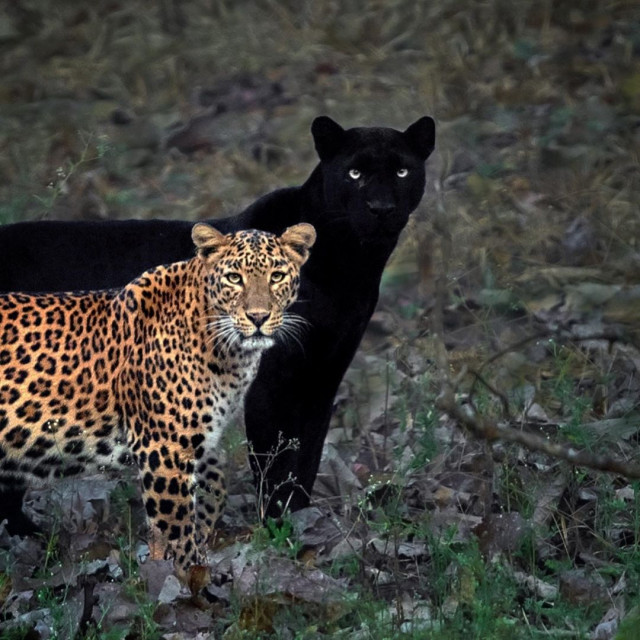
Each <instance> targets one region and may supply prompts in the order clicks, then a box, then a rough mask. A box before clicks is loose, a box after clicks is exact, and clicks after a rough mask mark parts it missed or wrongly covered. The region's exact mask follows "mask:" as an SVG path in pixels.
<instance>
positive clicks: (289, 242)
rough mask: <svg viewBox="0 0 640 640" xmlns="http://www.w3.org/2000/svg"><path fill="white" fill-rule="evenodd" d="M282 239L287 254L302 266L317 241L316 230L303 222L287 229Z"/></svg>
mask: <svg viewBox="0 0 640 640" xmlns="http://www.w3.org/2000/svg"><path fill="white" fill-rule="evenodd" d="M280 240H281V241H282V244H283V247H284V250H285V251H286V252H287V255H288V256H289V257H290V258H291V259H292V260H293V261H294V262H295V263H296V264H297V265H298V266H302V265H303V264H304V263H305V262H306V261H307V258H308V257H309V249H311V247H312V246H313V243H314V242H315V241H316V230H315V229H314V228H313V226H312V225H310V224H307V223H306V222H302V223H300V224H296V225H294V226H293V227H288V228H287V229H285V231H284V233H283V234H282V235H281V236H280Z"/></svg>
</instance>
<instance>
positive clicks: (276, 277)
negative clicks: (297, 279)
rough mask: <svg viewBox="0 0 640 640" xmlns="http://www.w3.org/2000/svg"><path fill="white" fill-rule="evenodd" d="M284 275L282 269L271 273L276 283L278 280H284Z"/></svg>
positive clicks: (272, 280)
mask: <svg viewBox="0 0 640 640" xmlns="http://www.w3.org/2000/svg"><path fill="white" fill-rule="evenodd" d="M284 276H285V274H284V272H282V271H274V272H273V273H272V274H271V282H272V283H274V284H275V283H277V282H282V281H283V280H284Z"/></svg>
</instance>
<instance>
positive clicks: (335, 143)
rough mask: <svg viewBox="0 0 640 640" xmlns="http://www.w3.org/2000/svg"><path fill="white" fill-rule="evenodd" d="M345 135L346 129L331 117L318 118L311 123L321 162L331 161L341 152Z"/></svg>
mask: <svg viewBox="0 0 640 640" xmlns="http://www.w3.org/2000/svg"><path fill="white" fill-rule="evenodd" d="M344 133H345V131H344V129H343V128H342V127H341V126H340V125H339V124H338V123H337V122H336V121H335V120H332V119H331V118H330V117H329V116H318V117H317V118H316V119H315V120H314V121H313V122H312V123H311V135H312V136H313V142H314V143H315V146H316V151H317V152H318V157H319V158H320V160H322V161H327V160H331V158H333V157H334V156H335V155H336V154H337V153H338V151H340V149H341V147H342V145H343V144H344Z"/></svg>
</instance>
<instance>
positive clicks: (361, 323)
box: [0, 116, 435, 532]
mask: <svg viewBox="0 0 640 640" xmlns="http://www.w3.org/2000/svg"><path fill="white" fill-rule="evenodd" d="M311 133H312V135H313V139H314V143H315V148H316V151H317V153H318V156H319V158H320V163H319V164H318V165H317V166H316V168H315V169H314V170H313V172H312V173H311V175H310V177H309V178H308V179H307V181H306V182H305V183H304V184H302V185H301V186H298V187H289V188H285V189H279V190H276V191H274V192H272V193H269V194H267V195H265V196H263V197H262V198H260V199H259V200H257V201H256V202H255V203H254V204H252V205H251V206H249V207H248V208H247V209H246V210H245V211H243V212H242V213H240V214H238V215H236V216H232V217H229V218H224V219H220V220H209V221H208V222H209V223H210V224H212V225H214V226H215V227H217V228H218V229H220V230H221V231H223V232H224V233H228V232H231V231H235V230H238V229H245V228H257V229H261V230H265V231H271V232H274V233H278V234H280V233H282V231H284V229H285V228H286V227H289V226H292V225H294V224H297V223H299V222H308V223H310V224H312V225H314V227H315V228H316V231H317V241H316V245H315V246H314V250H313V253H312V255H311V258H310V259H309V261H308V262H307V263H306V265H305V266H304V268H303V271H302V282H301V288H300V295H299V300H298V302H297V303H296V304H295V305H294V306H293V307H292V309H291V310H292V311H294V312H296V313H298V314H300V315H301V316H303V317H304V319H305V320H306V323H307V324H306V326H305V327H304V329H303V330H302V331H301V332H300V335H299V342H295V341H291V342H290V343H288V344H278V345H276V346H275V347H273V348H272V349H270V350H269V351H268V352H267V353H266V354H265V356H264V357H263V359H262V363H261V365H260V369H259V372H258V376H257V379H256V381H255V382H254V384H253V386H252V387H251V389H250V390H249V393H248V395H247V398H246V403H245V424H246V430H247V438H248V440H249V442H250V448H251V451H252V455H251V462H252V468H253V470H254V474H255V479H256V484H257V486H258V488H259V490H260V495H261V496H264V497H266V499H267V500H266V502H265V505H266V509H265V512H264V515H265V516H274V517H277V516H279V515H281V513H282V512H283V510H284V509H287V508H288V509H291V510H293V511H295V510H297V509H300V508H303V507H305V506H307V505H308V504H309V496H310V493H311V490H312V487H313V483H314V481H315V478H316V474H317V471H318V465H319V463H320V456H321V454H322V445H323V442H324V438H325V436H326V433H327V429H328V427H329V420H330V417H331V411H332V406H333V401H334V397H335V394H336V391H337V389H338V385H339V384H340V381H341V380H342V377H343V375H344V373H345V371H346V369H347V367H348V366H349V363H350V362H351V360H352V358H353V356H354V354H355V352H356V349H357V348H358V345H359V344H360V340H361V338H362V335H363V333H364V331H365V328H366V326H367V323H368V322H369V319H370V318H371V315H372V313H373V311H374V308H375V306H376V303H377V300H378V288H379V285H380V279H381V276H382V272H383V269H384V267H385V264H386V262H387V260H388V258H389V256H390V255H391V252H392V251H393V249H394V247H395V246H396V243H397V241H398V237H399V234H400V232H401V231H402V229H403V228H404V227H405V225H406V223H407V221H408V218H409V215H410V214H411V212H412V211H413V210H414V209H415V208H416V207H417V206H418V203H419V202H420V199H421V198H422V195H423V192H424V188H425V167H424V165H425V161H426V160H427V158H428V157H429V155H430V154H431V152H432V151H433V149H434V145H435V123H434V121H433V119H432V118H429V117H426V116H425V117H422V118H420V119H419V120H417V121H416V122H414V123H413V124H412V125H410V126H409V127H408V128H407V129H406V130H405V131H397V130H395V129H391V128H383V127H356V128H352V129H343V128H342V127H341V126H340V125H339V124H338V123H336V122H335V121H333V120H332V119H331V118H329V117H327V116H320V117H318V118H316V119H315V120H314V121H313V124H312V127H311ZM192 226H193V222H190V221H189V222H187V221H184V222H183V221H175V220H127V221H107V222H62V221H61V222H55V221H39V222H24V223H17V224H13V225H7V226H4V227H2V226H0V255H2V266H1V267H0V292H7V291H29V292H35V291H61V290H80V289H99V288H112V287H119V286H122V285H124V284H126V283H127V282H129V281H130V280H131V279H132V278H133V277H135V276H136V274H138V273H141V272H142V271H144V270H145V269H147V268H149V267H151V266H154V265H157V264H162V263H169V262H175V261H177V260H180V259H184V258H188V257H190V256H191V254H192V242H191V227H192ZM290 440H295V441H297V446H295V447H293V446H289V447H287V446H283V443H287V442H288V441H290ZM283 449H284V450H283ZM275 451H280V453H278V455H275V456H273V455H270V454H273V453H274V452H275ZM20 499H21V495H20V494H18V490H16V492H15V493H12V494H10V495H7V494H5V495H4V496H3V497H2V504H0V519H2V518H3V517H5V515H6V516H9V515H10V514H9V513H8V510H11V511H13V519H12V522H11V523H10V527H9V528H10V530H13V531H16V532H17V531H18V530H19V529H20V528H21V527H22V526H25V523H24V522H23V521H22V520H21V519H20V516H21V512H20V511H19V510H18V511H17V513H16V507H17V508H18V509H19V507H18V505H19V504H20V502H19V500H20ZM10 520H11V519H10ZM13 523H15V524H13ZM11 524H13V527H12V526H11Z"/></svg>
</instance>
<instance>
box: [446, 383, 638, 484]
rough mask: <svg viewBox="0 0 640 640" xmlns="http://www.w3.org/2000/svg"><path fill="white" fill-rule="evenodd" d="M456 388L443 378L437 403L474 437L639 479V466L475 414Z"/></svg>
mask: <svg viewBox="0 0 640 640" xmlns="http://www.w3.org/2000/svg"><path fill="white" fill-rule="evenodd" d="M454 389H455V387H454V385H453V384H452V383H451V381H450V380H446V381H445V383H444V385H443V390H442V393H441V394H440V396H439V397H438V399H437V406H438V408H439V409H441V410H442V411H445V412H446V413H447V414H448V415H449V416H450V417H452V418H454V419H455V420H456V421H457V422H458V423H459V424H461V425H462V426H464V427H465V428H466V429H468V430H469V431H470V432H471V433H472V434H473V435H474V436H475V437H477V438H481V439H483V440H486V441H487V442H495V441H497V440H500V441H503V442H513V443H515V444H519V445H522V446H523V447H526V448H527V449H529V450H530V451H539V452H540V453H545V454H547V455H549V456H551V457H553V458H556V459H558V460H564V461H566V462H569V463H570V464H573V465H577V466H581V467H587V468H589V469H595V470H597V471H605V472H608V473H617V474H620V475H622V476H625V477H626V478H630V479H640V466H639V465H637V464H633V463H631V462H626V461H624V460H620V459H618V458H614V457H611V456H607V455H597V454H594V453H591V452H589V451H584V450H579V449H575V448H574V447H572V446H570V445H567V444H564V443H555V442H551V441H549V440H547V439H545V438H542V437H540V436H538V435H536V434H534V433H530V432H527V431H518V430H516V429H513V428H511V427H508V426H504V425H501V424H498V423H497V422H495V421H494V420H489V419H487V418H486V417H484V416H481V415H478V414H474V413H473V412H472V409H471V407H469V406H468V405H466V407H465V406H463V405H461V404H459V403H458V402H457V401H456V398H455V391H454Z"/></svg>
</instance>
